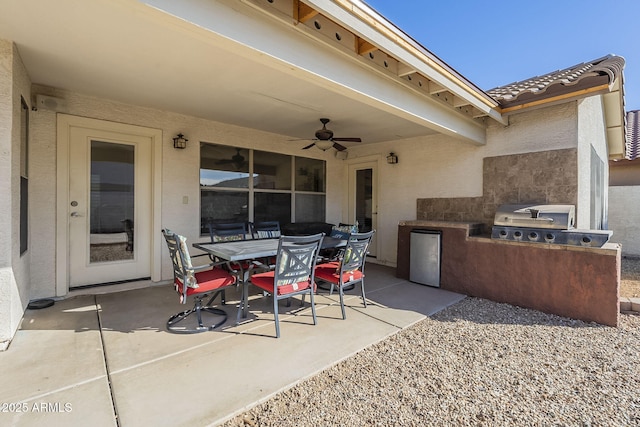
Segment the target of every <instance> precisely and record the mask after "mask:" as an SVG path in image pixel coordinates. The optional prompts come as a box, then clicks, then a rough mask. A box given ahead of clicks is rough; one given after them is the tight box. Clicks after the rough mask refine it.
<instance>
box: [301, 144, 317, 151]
mask: <svg viewBox="0 0 640 427" xmlns="http://www.w3.org/2000/svg"><path fill="white" fill-rule="evenodd" d="M314 145H316V143H315V142H313V143H311V144H309V145H307V146H306V147H302V149H303V150H306V149H307V148H311V147H313V146H314Z"/></svg>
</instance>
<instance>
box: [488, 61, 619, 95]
mask: <svg viewBox="0 0 640 427" xmlns="http://www.w3.org/2000/svg"><path fill="white" fill-rule="evenodd" d="M624 64H625V60H624V58H622V57H621V56H615V55H607V56H604V57H602V58H599V59H596V60H593V61H589V62H583V63H581V64H577V65H574V66H573V67H569V68H565V69H564V70H558V71H554V72H552V73H548V74H545V75H542V76H538V77H533V78H530V79H527V80H522V81H520V82H515V83H511V84H508V85H505V86H500V87H496V88H494V89H491V90H488V91H487V94H488V95H489V96H491V97H492V98H494V99H495V100H496V101H498V103H499V104H500V106H501V107H503V108H508V107H512V106H515V105H521V104H526V103H529V102H534V101H538V100H542V99H546V98H551V97H555V96H559V95H564V94H568V93H572V92H576V91H579V90H583V89H588V88H592V87H597V86H600V85H603V84H607V85H608V86H609V87H611V86H612V85H613V84H614V83H615V81H616V79H617V78H622V69H623V68H624Z"/></svg>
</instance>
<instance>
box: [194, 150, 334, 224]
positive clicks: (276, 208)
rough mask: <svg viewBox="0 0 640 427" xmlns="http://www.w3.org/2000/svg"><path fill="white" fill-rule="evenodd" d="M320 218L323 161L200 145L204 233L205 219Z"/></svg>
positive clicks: (277, 219)
mask: <svg viewBox="0 0 640 427" xmlns="http://www.w3.org/2000/svg"><path fill="white" fill-rule="evenodd" d="M294 171H295V172H294ZM324 219H325V162H324V161H323V160H315V159H308V158H304V157H297V156H295V157H294V156H287V155H284V154H278V153H271V152H267V151H260V150H249V149H245V148H237V147H230V146H225V145H218V144H210V143H206V142H202V143H200V232H201V233H202V234H206V233H207V232H208V230H207V224H208V223H209V222H247V221H279V222H280V223H281V224H287V223H289V222H294V221H296V220H297V221H324Z"/></svg>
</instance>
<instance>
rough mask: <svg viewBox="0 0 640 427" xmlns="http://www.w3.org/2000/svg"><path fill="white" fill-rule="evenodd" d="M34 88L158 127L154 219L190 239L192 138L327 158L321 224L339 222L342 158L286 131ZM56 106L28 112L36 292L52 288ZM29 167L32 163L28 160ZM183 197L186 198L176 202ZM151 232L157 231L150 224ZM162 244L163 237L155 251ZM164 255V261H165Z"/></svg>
mask: <svg viewBox="0 0 640 427" xmlns="http://www.w3.org/2000/svg"><path fill="white" fill-rule="evenodd" d="M33 90H34V93H39V94H47V95H51V96H56V97H59V98H63V99H64V100H66V106H67V107H66V110H65V113H66V114H72V115H78V116H84V117H91V118H95V119H101V120H109V121H115V122H120V123H127V124H133V125H139V126H145V127H150V128H156V129H161V130H162V133H163V137H162V139H163V143H162V182H161V183H160V184H161V186H162V195H163V196H162V212H161V217H162V223H161V227H167V228H171V229H172V230H174V231H178V232H180V233H181V234H184V235H185V236H186V237H187V238H188V239H189V240H190V241H192V242H193V241H197V240H198V239H200V235H199V224H200V208H199V200H200V193H199V185H198V183H199V167H200V158H199V153H200V150H199V141H207V142H213V143H219V144H227V145H234V146H239V147H247V148H256V149H261V150H267V151H273V152H279V153H284V154H292V155H302V156H305V157H314V158H319V159H326V160H327V177H328V178H327V212H326V219H327V221H328V222H332V223H338V222H340V221H341V220H342V218H341V209H340V203H341V199H342V191H343V186H342V182H341V175H342V165H343V163H342V161H340V160H337V159H335V157H334V156H333V152H332V151H327V152H322V151H320V150H307V151H301V146H302V145H301V143H294V142H289V141H288V139H289V137H286V136H282V135H275V134H270V133H266V132H260V131H256V130H252V129H246V128H240V127H237V126H232V125H227V124H223V123H218V122H213V121H210V120H204V119H200V118H197V117H189V116H184V115H179V114H175V113H171V112H166V111H159V110H156V109H152V108H144V107H138V106H133V105H126V104H121V103H117V102H113V101H109V100H105V99H98V98H93V97H88V96H84V95H81V94H77V93H71V92H67V91H62V90H54V89H51V88H45V87H37V86H36V87H34V89H33ZM56 114H57V113H56V112H53V111H48V110H44V109H39V110H38V111H37V112H34V114H33V121H32V132H33V144H32V150H33V151H32V158H33V159H34V160H33V161H34V166H35V167H33V168H32V169H33V172H32V177H31V179H32V181H33V188H32V200H33V204H32V206H31V211H32V212H33V214H34V216H35V218H34V221H33V224H34V227H33V229H32V233H33V235H34V236H37V240H38V242H39V245H38V247H37V248H34V256H33V261H32V271H33V294H34V295H37V296H40V297H44V296H52V295H54V294H55V283H54V281H55V275H54V272H55V267H56V255H55V241H56V218H55V194H56V182H55V174H56V130H55V129H56ZM179 132H182V133H184V134H185V136H186V138H188V139H189V143H188V145H187V148H186V149H184V150H176V149H174V148H173V141H172V138H173V137H175V135H176V134H178V133H179ZM36 165H37V166H36ZM184 197H187V199H188V204H186V205H185V204H183V198H184ZM157 231H158V233H159V232H160V230H157ZM164 252H166V247H164V243H163V253H164ZM165 255H166V256H164V257H163V261H162V262H163V268H162V280H169V279H170V278H171V274H172V273H171V270H170V265H169V262H168V260H169V258H168V255H167V254H165ZM165 261H166V262H165Z"/></svg>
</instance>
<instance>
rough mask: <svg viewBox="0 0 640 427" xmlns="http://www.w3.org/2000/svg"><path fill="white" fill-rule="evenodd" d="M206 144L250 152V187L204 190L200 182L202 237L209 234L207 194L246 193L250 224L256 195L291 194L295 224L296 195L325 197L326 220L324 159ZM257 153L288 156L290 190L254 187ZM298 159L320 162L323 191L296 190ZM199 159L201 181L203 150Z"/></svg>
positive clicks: (291, 207) (222, 187)
mask: <svg viewBox="0 0 640 427" xmlns="http://www.w3.org/2000/svg"><path fill="white" fill-rule="evenodd" d="M204 144H208V145H215V146H221V147H226V148H232V149H234V150H236V149H242V150H247V151H248V152H249V156H248V157H249V158H248V162H249V173H248V177H247V179H248V185H247V187H246V188H243V187H224V186H220V187H215V189H204V188H203V185H202V181H200V182H199V186H200V209H199V210H200V224H201V229H200V234H201V236H204V235H206V234H207V233H206V232H205V230H204V229H203V225H202V224H203V222H202V221H203V215H202V210H203V203H202V200H203V194H204V193H205V192H220V193H223V192H235V193H246V194H247V197H248V204H247V221H249V222H254V221H255V214H256V210H255V208H256V206H255V198H256V194H267V193H271V194H289V195H290V206H289V221H290V222H295V221H296V195H318V196H323V197H324V206H323V211H322V221H325V220H326V212H327V205H326V200H327V192H326V187H327V185H326V182H327V161H326V160H322V159H314V158H312V157H304V156H299V155H293V154H284V153H279V152H275V151H267V150H262V149H254V148H246V147H238V146H233V145H226V144H219V143H214V142H207V141H201V142H200V147H202V145H204ZM256 151H260V152H261V153H267V154H276V155H278V156H286V157H289V159H290V162H291V167H290V173H291V179H290V188H289V189H288V190H285V189H271V188H256V186H255V185H254V180H255V177H256V174H255V170H254V165H255V163H254V154H255V152H256ZM296 158H302V159H307V160H311V161H317V162H320V164H321V167H322V177H321V179H322V187H323V189H322V190H323V191H313V190H296ZM199 159H200V168H199V180H201V178H202V171H203V168H202V150H200V154H199ZM206 170H211V169H206Z"/></svg>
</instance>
